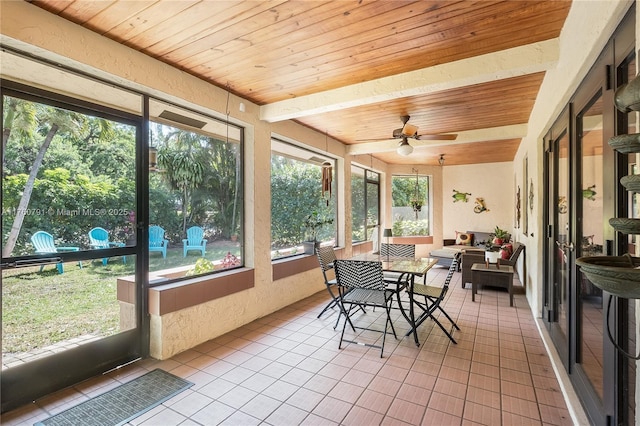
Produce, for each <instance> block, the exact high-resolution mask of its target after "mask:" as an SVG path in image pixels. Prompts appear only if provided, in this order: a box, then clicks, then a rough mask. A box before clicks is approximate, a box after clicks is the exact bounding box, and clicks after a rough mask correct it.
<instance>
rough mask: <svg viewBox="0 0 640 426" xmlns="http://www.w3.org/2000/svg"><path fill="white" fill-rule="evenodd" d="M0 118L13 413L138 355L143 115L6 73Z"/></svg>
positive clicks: (7, 369) (6, 340)
mask: <svg viewBox="0 0 640 426" xmlns="http://www.w3.org/2000/svg"><path fill="white" fill-rule="evenodd" d="M2 116H3V129H4V133H3V145H2V176H3V179H2V264H1V266H2V268H1V271H2V285H1V288H2V376H1V386H2V411H6V410H9V409H11V408H14V407H17V406H19V405H21V404H24V403H27V402H30V401H32V400H34V399H36V398H38V397H41V396H43V395H45V394H47V393H50V392H52V391H54V390H58V389H61V388H64V387H66V386H70V385H72V384H74V383H77V382H79V381H81V380H83V379H86V378H88V377H91V376H94V375H96V374H100V373H103V372H105V371H108V370H109V369H112V368H114V367H117V366H120V365H123V364H125V363H128V362H130V361H132V360H135V359H138V358H140V357H141V356H142V355H143V343H142V342H143V339H142V332H141V330H142V315H141V303H140V301H141V294H142V291H141V288H140V286H139V285H138V286H136V285H135V284H134V285H132V286H131V285H127V284H128V283H141V282H142V280H141V279H140V277H139V276H138V271H139V267H138V263H139V262H138V261H139V256H137V253H138V249H137V243H136V241H137V239H136V235H137V230H138V222H137V219H136V217H138V216H139V215H138V214H137V212H138V211H139V207H140V206H139V205H138V204H139V201H138V200H139V198H138V197H137V196H136V194H137V185H136V182H137V177H136V174H137V170H138V169H139V167H137V164H138V161H137V159H138V158H139V154H138V152H139V147H140V146H141V140H142V134H141V131H142V125H141V123H142V121H141V118H140V117H141V116H140V115H134V114H130V113H124V112H121V111H117V110H114V109H111V108H108V107H106V106H104V105H96V104H93V103H90V102H86V101H81V100H79V99H74V98H70V97H67V96H62V95H60V94H55V93H51V92H47V91H44V90H39V89H35V88H32V87H27V86H23V85H20V84H16V83H10V82H8V81H3V82H2ZM138 240H139V239H138ZM125 288H126V289H127V291H124V289H125Z"/></svg>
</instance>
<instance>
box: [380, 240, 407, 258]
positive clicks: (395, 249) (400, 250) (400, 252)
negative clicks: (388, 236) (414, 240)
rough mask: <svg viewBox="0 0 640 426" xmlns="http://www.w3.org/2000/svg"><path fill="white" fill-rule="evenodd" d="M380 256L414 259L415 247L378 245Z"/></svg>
mask: <svg viewBox="0 0 640 426" xmlns="http://www.w3.org/2000/svg"><path fill="white" fill-rule="evenodd" d="M380 255H381V256H396V257H416V246H415V245H413V244H387V243H382V244H380Z"/></svg>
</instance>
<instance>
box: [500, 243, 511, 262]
mask: <svg viewBox="0 0 640 426" xmlns="http://www.w3.org/2000/svg"><path fill="white" fill-rule="evenodd" d="M512 253H513V244H504V245H503V246H502V247H500V258H501V259H505V260H507V259H509V258H510V257H511V254H512Z"/></svg>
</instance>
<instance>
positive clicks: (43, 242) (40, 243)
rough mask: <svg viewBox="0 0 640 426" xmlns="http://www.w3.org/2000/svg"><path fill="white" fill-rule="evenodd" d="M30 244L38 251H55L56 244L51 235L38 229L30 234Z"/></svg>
mask: <svg viewBox="0 0 640 426" xmlns="http://www.w3.org/2000/svg"><path fill="white" fill-rule="evenodd" d="M31 244H33V247H35V249H36V252H40V253H56V252H57V249H56V245H55V243H54V241H53V236H52V235H51V234H49V233H48V232H44V231H38V232H36V233H35V234H33V235H32V236H31Z"/></svg>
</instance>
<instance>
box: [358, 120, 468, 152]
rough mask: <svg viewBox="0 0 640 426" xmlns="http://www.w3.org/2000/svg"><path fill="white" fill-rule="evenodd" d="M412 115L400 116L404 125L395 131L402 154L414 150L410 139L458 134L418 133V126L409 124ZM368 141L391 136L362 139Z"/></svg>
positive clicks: (438, 137) (398, 150) (446, 137)
mask: <svg viewBox="0 0 640 426" xmlns="http://www.w3.org/2000/svg"><path fill="white" fill-rule="evenodd" d="M410 118H411V117H410V116H408V115H403V116H401V117H400V120H401V121H402V127H401V128H399V129H395V130H394V131H393V138H394V139H400V143H399V144H398V149H397V152H398V154H400V155H409V154H411V153H412V152H413V147H412V146H411V145H410V144H409V142H408V139H415V140H455V139H456V138H457V137H458V135H456V134H438V135H434V134H418V126H414V125H413V124H409V119H410ZM361 140H367V141H386V140H389V138H384V139H361Z"/></svg>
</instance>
